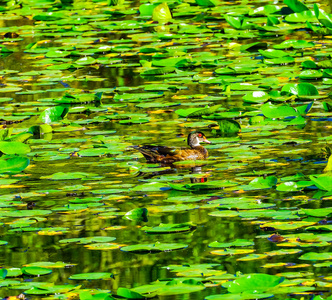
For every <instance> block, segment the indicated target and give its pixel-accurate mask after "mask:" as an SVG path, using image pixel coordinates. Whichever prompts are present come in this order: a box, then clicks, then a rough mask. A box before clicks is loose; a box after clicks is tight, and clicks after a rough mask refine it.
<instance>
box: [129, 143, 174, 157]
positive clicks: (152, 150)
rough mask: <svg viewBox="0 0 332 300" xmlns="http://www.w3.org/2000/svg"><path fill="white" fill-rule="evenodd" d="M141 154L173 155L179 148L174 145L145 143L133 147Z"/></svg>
mask: <svg viewBox="0 0 332 300" xmlns="http://www.w3.org/2000/svg"><path fill="white" fill-rule="evenodd" d="M135 148H136V149H137V150H138V151H140V152H141V153H142V154H147V155H149V156H156V155H157V156H165V157H166V156H167V155H168V156H173V155H177V154H178V153H179V149H177V148H175V147H167V146H153V145H145V146H140V147H135Z"/></svg>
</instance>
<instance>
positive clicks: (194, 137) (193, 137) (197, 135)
mask: <svg viewBox="0 0 332 300" xmlns="http://www.w3.org/2000/svg"><path fill="white" fill-rule="evenodd" d="M200 143H208V144H211V142H210V141H208V140H207V139H206V136H205V135H204V133H203V132H199V131H195V132H191V133H189V135H188V146H190V147H191V148H194V147H197V146H199V145H200Z"/></svg>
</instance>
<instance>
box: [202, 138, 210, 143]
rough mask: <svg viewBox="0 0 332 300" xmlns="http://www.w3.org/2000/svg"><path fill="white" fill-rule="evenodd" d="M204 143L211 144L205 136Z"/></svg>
mask: <svg viewBox="0 0 332 300" xmlns="http://www.w3.org/2000/svg"><path fill="white" fill-rule="evenodd" d="M203 142H204V143H207V144H211V142H210V141H208V140H207V139H206V138H205V139H204V140H203Z"/></svg>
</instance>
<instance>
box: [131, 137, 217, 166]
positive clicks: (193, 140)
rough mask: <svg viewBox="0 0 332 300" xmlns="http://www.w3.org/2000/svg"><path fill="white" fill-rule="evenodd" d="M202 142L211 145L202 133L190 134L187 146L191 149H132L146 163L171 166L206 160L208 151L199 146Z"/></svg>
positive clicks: (165, 147)
mask: <svg viewBox="0 0 332 300" xmlns="http://www.w3.org/2000/svg"><path fill="white" fill-rule="evenodd" d="M202 142H203V143H208V144H211V142H210V141H208V140H207V139H206V136H205V135H204V133H202V132H191V133H189V135H188V146H189V147H190V148H191V149H187V148H175V147H167V146H153V145H145V146H134V148H135V149H137V150H138V151H139V152H141V153H142V154H143V155H144V157H145V159H146V160H147V161H148V162H154V163H156V162H160V163H164V164H171V163H173V162H176V161H181V160H197V159H206V158H207V157H208V151H207V150H206V149H205V148H204V147H203V146H201V145H200V143H202Z"/></svg>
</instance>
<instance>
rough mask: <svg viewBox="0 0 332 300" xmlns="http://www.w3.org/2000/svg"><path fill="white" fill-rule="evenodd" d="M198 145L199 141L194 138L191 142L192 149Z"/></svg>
mask: <svg viewBox="0 0 332 300" xmlns="http://www.w3.org/2000/svg"><path fill="white" fill-rule="evenodd" d="M199 145H200V141H199V139H198V137H197V136H196V137H195V139H194V141H193V144H192V147H197V146H199Z"/></svg>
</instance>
